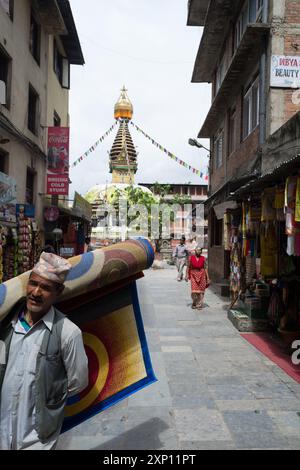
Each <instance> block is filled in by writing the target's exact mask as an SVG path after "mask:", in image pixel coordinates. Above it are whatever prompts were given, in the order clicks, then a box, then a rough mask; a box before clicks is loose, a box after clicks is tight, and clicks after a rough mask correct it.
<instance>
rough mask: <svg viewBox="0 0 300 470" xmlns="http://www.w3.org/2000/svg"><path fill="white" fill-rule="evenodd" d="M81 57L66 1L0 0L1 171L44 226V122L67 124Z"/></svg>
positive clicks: (45, 134)
mask: <svg viewBox="0 0 300 470" xmlns="http://www.w3.org/2000/svg"><path fill="white" fill-rule="evenodd" d="M72 64H78V65H83V64H84V58H83V54H82V50H81V46H80V42H79V38H78V34H77V30H76V26H75V23H74V19H73V15H72V11H71V7H70V3H69V1H68V0H44V1H42V0H22V1H19V0H17V1H14V0H0V80H1V81H2V86H3V82H4V84H5V93H6V96H5V100H3V101H5V103H4V104H3V103H2V106H1V109H0V172H2V173H3V174H5V175H8V176H9V177H11V178H13V179H14V180H15V181H16V188H17V194H16V200H17V202H18V203H21V204H30V205H32V206H34V207H35V218H36V220H37V221H38V224H39V226H40V228H41V229H43V196H44V195H45V192H46V190H45V184H46V168H47V156H46V154H47V127H51V126H61V127H69V114H68V109H69V89H70V65H72Z"/></svg>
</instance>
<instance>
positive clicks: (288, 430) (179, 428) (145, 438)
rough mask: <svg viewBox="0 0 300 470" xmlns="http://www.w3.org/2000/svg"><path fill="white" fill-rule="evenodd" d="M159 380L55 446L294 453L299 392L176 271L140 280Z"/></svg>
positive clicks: (222, 309) (299, 428) (299, 438)
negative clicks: (198, 304)
mask: <svg viewBox="0 0 300 470" xmlns="http://www.w3.org/2000/svg"><path fill="white" fill-rule="evenodd" d="M138 290H139V296H140V304H141V310H142V314H143V318H144V324H145V329H146V334H147V338H148V343H149V348H150V352H151V358H152V362H153V367H154V370H155V373H156V375H157V378H158V382H157V383H156V384H153V385H151V386H149V387H148V388H146V389H144V390H142V391H139V392H138V393H136V394H135V395H133V396H132V397H130V398H129V399H126V400H124V401H123V402H121V403H120V404H118V405H116V406H114V407H113V408H111V409H110V410H107V411H105V412H104V413H102V414H100V415H98V416H95V417H94V418H92V419H91V420H89V421H86V422H85V423H83V424H81V425H80V426H78V427H76V428H75V429H73V430H71V431H69V432H68V433H65V434H64V435H63V436H61V439H60V442H59V446H58V448H59V449H101V450H102V449H103V450H115V449H119V450H125V449H126V450H136V449H144V450H163V449H169V450H174V449H175V450H178V449H183V450H196V449H300V385H298V384H297V383H296V382H294V381H293V380H292V379H291V378H290V377H289V376H287V375H286V374H285V373H284V372H283V371H282V370H281V369H279V368H278V367H277V366H276V365H275V364H274V363H272V362H271V361H269V359H267V358H266V357H265V356H263V355H262V354H261V353H259V352H258V351H257V350H256V349H254V348H253V347H252V346H251V345H250V344H249V343H247V342H246V341H245V340H244V339H243V338H242V337H241V336H240V335H239V333H238V332H237V331H236V330H235V329H234V327H233V326H232V325H231V323H230V322H229V321H228V319H227V314H226V304H225V303H224V302H223V301H222V300H221V299H220V298H219V297H217V296H216V295H215V294H214V293H213V292H212V291H211V290H210V291H208V292H207V295H206V298H205V301H206V304H207V307H206V308H205V309H204V310H202V311H195V310H192V309H191V308H190V305H191V300H190V291H189V286H188V285H187V284H186V283H184V282H183V283H178V282H177V281H176V271H175V269H171V268H170V269H165V270H150V271H148V272H146V276H145V278H144V279H142V280H140V281H138Z"/></svg>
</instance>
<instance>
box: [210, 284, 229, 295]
mask: <svg viewBox="0 0 300 470" xmlns="http://www.w3.org/2000/svg"><path fill="white" fill-rule="evenodd" d="M212 287H213V288H214V289H215V292H216V293H217V294H218V295H220V296H221V297H230V285H229V283H227V282H226V281H225V282H217V283H214V284H213V285H212Z"/></svg>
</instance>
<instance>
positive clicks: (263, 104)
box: [259, 0, 269, 147]
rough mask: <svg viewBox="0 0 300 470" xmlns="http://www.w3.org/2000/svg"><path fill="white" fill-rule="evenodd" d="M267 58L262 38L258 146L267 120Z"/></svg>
mask: <svg viewBox="0 0 300 470" xmlns="http://www.w3.org/2000/svg"><path fill="white" fill-rule="evenodd" d="M268 17H269V0H264V3H263V11H262V22H263V23H268ZM267 56H268V38H267V37H266V36H263V38H262V54H261V57H260V66H259V68H260V70H259V90H260V93H259V145H260V147H262V145H263V144H264V143H265V141H266V118H267V71H266V69H267Z"/></svg>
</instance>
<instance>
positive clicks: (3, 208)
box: [0, 204, 17, 224]
mask: <svg viewBox="0 0 300 470" xmlns="http://www.w3.org/2000/svg"><path fill="white" fill-rule="evenodd" d="M0 222H10V223H13V224H15V223H16V222H17V217H16V206H15V205H14V204H1V205H0Z"/></svg>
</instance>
